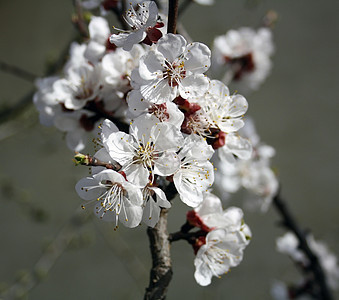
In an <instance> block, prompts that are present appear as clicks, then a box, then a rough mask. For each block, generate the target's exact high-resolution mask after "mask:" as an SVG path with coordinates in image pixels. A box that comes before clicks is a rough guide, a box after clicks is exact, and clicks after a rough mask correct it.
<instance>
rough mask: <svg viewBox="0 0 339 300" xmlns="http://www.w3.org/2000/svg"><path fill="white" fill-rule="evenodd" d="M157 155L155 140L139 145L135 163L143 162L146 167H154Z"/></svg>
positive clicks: (134, 159)
mask: <svg viewBox="0 0 339 300" xmlns="http://www.w3.org/2000/svg"><path fill="white" fill-rule="evenodd" d="M155 156H156V151H155V148H154V144H153V142H147V143H146V145H143V144H140V145H139V148H138V149H137V152H136V155H135V156H134V158H133V161H134V162H135V163H139V164H143V165H144V167H145V168H152V166H153V164H154V158H155Z"/></svg>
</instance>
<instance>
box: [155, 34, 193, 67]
mask: <svg viewBox="0 0 339 300" xmlns="http://www.w3.org/2000/svg"><path fill="white" fill-rule="evenodd" d="M186 44H187V42H186V40H185V38H184V37H183V36H181V35H179V34H172V33H168V34H165V35H164V36H163V37H162V38H161V39H160V40H159V41H158V43H157V50H158V51H159V52H160V53H161V54H162V55H163V56H164V57H165V58H166V59H167V60H168V61H169V62H173V61H174V60H175V59H176V58H177V57H179V56H180V55H181V54H182V53H183V52H184V50H185V47H186Z"/></svg>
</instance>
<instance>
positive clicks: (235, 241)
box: [187, 192, 252, 286]
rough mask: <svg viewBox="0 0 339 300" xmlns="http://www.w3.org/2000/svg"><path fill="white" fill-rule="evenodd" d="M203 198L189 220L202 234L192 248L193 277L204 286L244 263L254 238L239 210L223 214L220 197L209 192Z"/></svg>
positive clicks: (190, 214)
mask: <svg viewBox="0 0 339 300" xmlns="http://www.w3.org/2000/svg"><path fill="white" fill-rule="evenodd" d="M203 196H204V201H203V203H202V204H201V205H200V206H198V207H197V208H195V209H194V210H192V211H189V212H188V213H187V220H188V223H189V224H190V225H192V226H195V227H198V228H200V229H201V231H202V232H201V233H202V234H201V235H200V237H199V238H198V239H196V241H195V243H194V244H193V248H194V251H195V254H196V257H195V259H194V265H195V268H196V270H195V274H194V277H195V279H196V281H197V282H198V283H199V284H200V285H203V286H205V285H209V284H210V283H211V278H212V276H216V277H220V275H222V274H226V273H227V272H228V271H229V270H230V268H231V267H235V266H237V265H238V264H239V263H240V262H241V261H242V258H243V250H244V249H245V247H246V246H247V245H248V244H249V241H250V239H251V236H252V234H251V231H250V229H249V227H248V226H247V225H246V224H245V223H244V221H243V212H242V210H241V209H240V208H237V207H229V208H228V209H225V210H223V209H222V205H221V201H220V199H219V198H218V197H217V196H215V195H213V194H211V193H209V192H207V193H204V195H203Z"/></svg>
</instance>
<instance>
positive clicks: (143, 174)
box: [123, 163, 149, 187]
mask: <svg viewBox="0 0 339 300" xmlns="http://www.w3.org/2000/svg"><path fill="white" fill-rule="evenodd" d="M123 170H124V172H125V173H126V176H127V180H128V181H130V182H133V183H134V184H135V185H137V186H139V187H144V186H146V185H147V183H148V182H149V178H148V177H149V171H148V170H147V168H145V167H144V166H143V165H142V164H136V163H134V164H131V165H130V166H129V167H128V168H127V169H123Z"/></svg>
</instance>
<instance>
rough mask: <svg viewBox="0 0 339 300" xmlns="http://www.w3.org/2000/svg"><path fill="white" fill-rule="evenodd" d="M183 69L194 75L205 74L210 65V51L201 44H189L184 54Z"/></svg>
mask: <svg viewBox="0 0 339 300" xmlns="http://www.w3.org/2000/svg"><path fill="white" fill-rule="evenodd" d="M185 59H186V60H185V69H186V70H187V71H190V72H192V73H195V74H201V73H204V72H206V71H207V70H208V69H209V67H210V65H211V50H210V49H209V48H208V47H207V46H206V45H204V44H202V43H190V44H189V45H188V46H187V48H186V52H185Z"/></svg>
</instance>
